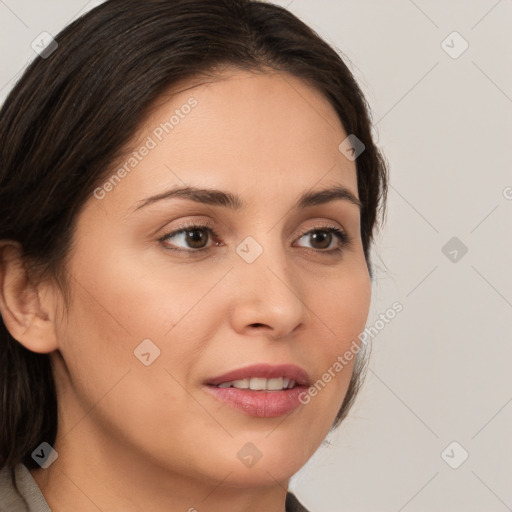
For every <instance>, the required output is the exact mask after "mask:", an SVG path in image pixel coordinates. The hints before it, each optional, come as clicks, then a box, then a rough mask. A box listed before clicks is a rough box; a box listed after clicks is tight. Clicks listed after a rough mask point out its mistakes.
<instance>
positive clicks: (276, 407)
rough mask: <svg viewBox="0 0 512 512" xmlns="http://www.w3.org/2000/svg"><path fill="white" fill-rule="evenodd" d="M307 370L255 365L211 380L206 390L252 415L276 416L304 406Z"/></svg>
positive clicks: (288, 366) (289, 366)
mask: <svg viewBox="0 0 512 512" xmlns="http://www.w3.org/2000/svg"><path fill="white" fill-rule="evenodd" d="M309 382H310V379H309V376H308V374H307V372H306V371H305V370H304V369H302V368H300V367H298V366H296V365H292V364H285V365H277V366H273V365H267V364H258V365H252V366H248V367H245V368H240V369H238V370H233V371H231V372H228V373H225V374H223V375H220V376H218V377H214V378H212V379H208V380H207V381H205V383H204V387H205V390H206V391H207V392H209V393H210V394H212V395H213V396H214V397H215V398H217V399H218V400H220V401H221V402H223V403H225V404H227V405H229V406H231V407H233V408H234V409H237V410H238V411H241V412H243V413H245V414H248V415H250V416H257V417H261V418H273V417H278V416H282V415H284V414H288V413H290V412H292V411H293V410H295V409H296V408H297V407H299V405H301V403H302V402H301V401H300V398H301V394H302V393H303V392H305V391H306V390H307V388H308V387H309Z"/></svg>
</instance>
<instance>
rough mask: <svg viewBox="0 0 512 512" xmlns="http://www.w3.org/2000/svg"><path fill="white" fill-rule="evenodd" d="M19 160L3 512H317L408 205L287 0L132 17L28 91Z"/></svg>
mask: <svg viewBox="0 0 512 512" xmlns="http://www.w3.org/2000/svg"><path fill="white" fill-rule="evenodd" d="M0 163H1V165H0V219H1V220H0V255H1V256H0V262H1V267H0V268H1V271H0V276H1V279H0V283H1V287H0V291H1V293H0V311H1V313H2V319H3V322H2V323H1V325H0V345H1V350H0V375H1V377H0V378H1V386H2V396H3V400H2V411H1V416H0V418H1V419H0V432H1V439H0V443H1V444H0V468H1V469H2V473H1V477H0V478H1V479H0V481H1V482H2V483H1V484H0V485H1V487H0V496H2V498H0V509H2V510H4V509H5V510H12V511H21V510H29V511H38V512H39V511H48V510H52V511H54V512H55V511H56V512H61V511H68V510H81V511H89V510H91V511H92V510H94V511H96V510H105V511H106V510H108V511H121V510H122V511H124V512H130V511H135V510H138V511H140V510H151V511H154V512H159V511H164V510H165V511H167V512H168V511H178V510H188V511H194V510H197V511H201V512H202V511H218V510H223V511H252V512H259V511H276V512H277V511H279V512H282V511H283V510H286V511H288V512H290V511H300V510H306V509H305V508H304V507H303V506H302V505H301V504H300V503H299V501H298V500H297V498H296V497H295V496H294V495H293V494H292V493H290V492H288V482H289V480H290V478H291V476H292V475H293V474H295V473H296V472H297V471H298V470H299V469H300V468H301V467H302V466H303V465H304V464H305V463H306V461H307V460H308V459H309V458H310V457H311V455H312V454H313V453H314V452H315V450H316V449H317V448H318V446H319V445H320V443H321V442H322V440H323V439H324V438H325V436H326V435H327V434H328V432H329V431H330V430H331V429H333V428H335V427H337V426H338V425H339V424H340V422H341V421H342V419H343V418H345V416H346V414H347V411H348V410H349V407H350V405H351V403H352V401H353V399H354V397H355V394H356V392H357V389H358V386H359V384H360V377H361V372H362V370H363V367H364V366H363V359H362V358H361V357H360V356H359V357H357V358H356V357H355V353H356V352H357V351H359V348H360V347H359V346H358V345H357V344H356V345H354V340H357V339H358V335H359V333H361V332H362V331H363V330H364V326H365V322H366V319H367V315H368V310H369V304H370V296H371V276H372V272H371V263H370V249H371V246H372V241H373V237H374V232H375V229H376V226H377V222H378V214H379V210H383V207H384V205H385V197H386V187H387V185H386V184H387V169H386V164H385V160H384V158H383V157H382V155H381V154H380V152H379V150H378V149H377V148H376V146H375V144H374V142H373V140H372V136H371V124H370V118H369V113H368V107H367V104H366V102H365V99H364V97H363V94H362V92H361V91H360V89H359V87H358V85H357V84H356V82H355V80H354V78H353V77H352V75H351V73H350V71H349V70H348V68H347V67H346V65H345V64H344V63H343V61H342V60H341V59H340V57H339V56H338V54H337V53H336V52H335V51H334V50H333V49H331V48H330V47H329V46H328V45H327V44H326V43H325V42H323V41H322V40H321V39H320V38H319V37H318V36H317V35H316V34H315V33H314V32H313V31H312V30H311V29H309V28H308V27H307V26H305V25H304V24H303V23H302V22H301V21H299V20H298V19H297V18H296V17H294V16H293V15H292V14H290V13H289V12H288V11H286V10H284V9H282V8H280V7H277V6H275V5H272V4H269V3H263V2H256V1H249V0H224V1H209V0H176V1H172V2H171V1H157V0H150V1H145V2H142V1H140V0H109V1H107V2H105V3H104V4H102V5H101V6H99V7H97V8H95V9H94V10H92V11H91V12H89V13H88V14H87V15H85V16H84V17H82V18H80V19H78V20H77V21H75V22H74V23H72V24H71V25H70V26H68V27H67V28H66V29H64V30H63V31H62V32H61V33H60V34H59V35H58V36H57V37H56V38H55V42H50V44H48V45H47V48H46V51H43V52H41V55H40V57H38V58H37V59H36V60H35V61H34V62H33V63H32V64H31V65H30V66H29V68H28V69H27V70H26V72H25V74H24V75H23V77H22V78H21V80H20V81H19V83H18V84H17V85H16V87H15V88H14V89H13V91H12V92H11V93H10V95H9V96H8V98H7V100H6V102H5V104H4V106H3V108H2V110H1V112H0ZM354 346H356V347H357V351H355V350H353V352H354V357H353V358H348V359H346V360H345V359H344V361H345V364H343V365H342V364H341V363H339V362H338V358H339V356H340V355H341V354H346V353H347V351H350V350H349V349H350V347H354ZM361 353H362V352H361Z"/></svg>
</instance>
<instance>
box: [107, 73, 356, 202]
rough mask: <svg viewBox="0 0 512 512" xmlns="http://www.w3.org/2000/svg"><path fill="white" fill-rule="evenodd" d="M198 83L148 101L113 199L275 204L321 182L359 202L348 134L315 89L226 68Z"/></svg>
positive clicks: (282, 77)
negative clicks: (196, 196)
mask: <svg viewBox="0 0 512 512" xmlns="http://www.w3.org/2000/svg"><path fill="white" fill-rule="evenodd" d="M197 82H198V83H194V82H192V83H190V84H188V85H187V84H185V85H182V86H181V87H180V88H179V90H178V91H177V92H176V91H169V92H167V93H166V94H164V95H162V96H161V97H160V98H159V99H158V101H157V102H156V103H155V105H154V106H153V108H152V110H151V113H150V115H148V116H147V118H146V119H145V120H144V122H143V123H142V125H141V127H140V129H139V130H138V132H137V134H136V136H135V137H134V139H133V141H132V143H131V144H130V150H129V151H128V152H127V154H126V155H125V157H124V159H121V160H120V161H118V162H117V163H116V166H115V167H113V169H112V172H113V173H116V171H118V170H119V169H121V168H124V170H125V172H122V173H121V174H122V175H123V178H122V180H121V181H120V182H118V183H116V185H115V186H114V187H113V189H114V190H113V191H112V192H111V193H109V198H110V199H113V198H114V196H116V200H117V201H122V202H123V203H124V204H125V206H128V204H133V203H134V202H135V201H137V200H140V199H141V198H142V197H146V196H150V195H154V194H157V193H159V192H162V191H163V189H167V188H169V187H172V186H178V185H193V186H201V187H211V188H222V189H227V190H232V191H233V192H236V193H238V194H239V195H242V196H247V197H248V200H250V199H251V198H253V199H254V200H258V198H267V199H268V200H272V199H277V198H279V197H283V194H284V195H290V196H293V197H296V196H297V195H300V194H301V193H303V192H304V189H306V188H308V189H312V188H315V185H316V184H318V187H320V186H321V185H323V184H326V183H328V184H330V185H332V184H336V183H339V184H342V185H344V186H345V187H347V188H348V189H349V190H351V191H352V193H353V194H354V195H355V196H356V197H357V176H356V166H355V162H353V161H350V160H348V159H347V158H346V157H345V156H344V155H343V154H342V153H341V152H340V150H339V149H338V146H339V144H340V143H341V142H342V141H343V140H344V139H345V138H346V137H347V134H346V133H345V131H344V128H343V126H342V124H341V122H340V120H339V118H338V116H337V114H336V112H335V111H334V109H333V108H332V106H331V105H330V103H329V102H328V101H327V99H326V98H324V96H323V95H322V94H321V93H320V92H319V91H318V90H316V89H315V88H313V87H311V86H310V85H308V84H307V83H306V82H304V81H302V80H300V79H298V78H296V77H294V76H292V75H289V74H287V73H277V72H269V73H254V72H248V71H239V70H231V71H230V72H225V73H224V74H222V75H221V76H219V77H215V78H210V79H207V80H206V79H204V80H198V81H197ZM116 181H118V180H116ZM318 187H317V188H318Z"/></svg>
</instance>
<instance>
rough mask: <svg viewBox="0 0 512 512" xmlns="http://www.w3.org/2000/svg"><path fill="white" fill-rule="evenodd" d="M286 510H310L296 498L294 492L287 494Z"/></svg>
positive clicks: (288, 511)
mask: <svg viewBox="0 0 512 512" xmlns="http://www.w3.org/2000/svg"><path fill="white" fill-rule="evenodd" d="M285 506H286V512H309V510H308V509H307V508H306V507H305V506H304V505H303V504H302V503H301V502H300V501H299V500H298V499H297V498H296V496H295V495H294V494H292V493H291V492H288V493H287V494H286V503H285Z"/></svg>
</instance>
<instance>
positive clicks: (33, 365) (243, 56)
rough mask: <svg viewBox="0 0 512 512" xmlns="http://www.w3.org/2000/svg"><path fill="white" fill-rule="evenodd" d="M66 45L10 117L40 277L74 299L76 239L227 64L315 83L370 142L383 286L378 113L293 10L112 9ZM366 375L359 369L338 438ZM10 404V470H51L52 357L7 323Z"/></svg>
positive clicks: (32, 74) (233, 2) (360, 168)
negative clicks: (39, 453) (90, 213)
mask: <svg viewBox="0 0 512 512" xmlns="http://www.w3.org/2000/svg"><path fill="white" fill-rule="evenodd" d="M55 40H56V42H57V43H58V48H57V49H56V50H55V51H54V52H53V53H51V55H43V56H38V57H37V58H36V59H35V60H34V61H33V62H32V63H31V64H30V66H28V68H27V69H26V71H25V72H24V74H23V76H22V77H21V79H20V80H19V81H18V83H17V84H16V85H15V87H14V88H13V90H12V91H11V92H10V94H9V95H8V97H7V99H6V100H5V103H4V105H3V106H2V109H1V111H0V240H1V239H11V240H15V241H17V242H19V244H20V245H21V247H22V255H23V258H24V261H25V262H26V265H27V272H29V274H30V275H32V276H35V279H41V278H43V277H51V278H54V279H55V280H56V282H58V283H59V285H60V286H61V289H62V290H63V291H65V290H66V279H65V267H66V265H65V263H66V257H67V255H68V254H69V250H70V247H71V243H72V236H73V230H74V227H75V225H76V220H77V217H78V215H79V213H80V209H81V207H82V206H83V204H84V203H85V201H86V200H87V199H88V198H89V197H90V196H91V193H92V191H93V190H94V188H95V187H96V186H97V185H98V184H99V183H101V182H102V181H103V180H104V179H105V178H106V177H108V175H109V169H110V168H111V166H112V165H113V163H114V162H116V161H117V160H118V159H119V158H120V157H122V155H123V151H126V145H127V144H128V143H129V141H130V140H131V137H133V135H134V134H136V133H137V130H138V128H139V126H140V123H141V122H142V121H143V120H144V117H145V116H146V115H147V114H148V113H149V112H150V109H151V108H152V105H154V104H155V102H156V101H157V100H158V99H159V98H160V97H162V96H161V95H162V94H164V93H165V92H166V91H167V90H168V89H169V88H170V87H172V86H173V85H176V84H178V83H179V82H182V81H186V80H187V79H193V78H196V77H201V76H206V75H210V76H215V72H214V70H217V69H219V68H220V67H222V66H234V67H237V68H240V69H244V70H251V71H256V72H265V70H269V69H270V70H275V71H285V72H288V73H291V74H292V75H294V76H296V77H298V78H300V79H303V80H305V81H307V82H308V83H309V84H311V85H312V86H314V87H315V88H316V89H317V90H319V91H320V92H321V93H323V95H324V96H325V97H326V98H327V99H328V101H329V102H330V104H331V105H332V106H333V108H334V109H335V111H336V112H337V114H338V116H339V118H340V120H341V122H342V124H343V127H344V129H345V131H346V133H347V134H354V135H356V137H357V138H358V139H359V140H360V141H362V143H363V144H364V145H365V150H364V152H363V153H362V154H361V155H359V156H358V158H357V160H356V166H357V184H358V194H359V199H360V200H361V202H362V204H363V209H362V212H361V238H362V243H363V249H364V254H365V258H366V262H367V265H368V269H369V273H370V276H371V277H372V278H373V273H372V266H371V262H370V247H371V245H372V242H373V238H374V232H375V229H376V226H377V222H378V217H379V211H380V212H381V213H382V219H383V217H384V209H385V203H386V192H387V164H386V161H385V159H384V157H383V156H382V154H381V153H380V152H379V150H378V148H377V147H376V146H375V144H374V141H373V139H372V134H371V117H370V109H369V107H368V105H367V103H366V100H365V98H364V96H363V93H362V92H361V90H360V88H359V87H358V85H357V83H356V81H355V79H354V77H353V76H352V74H351V72H350V71H349V69H348V67H347V66H346V65H345V63H344V62H343V60H342V59H341V57H340V55H339V54H338V53H337V52H336V51H335V50H334V49H333V48H331V47H330V46H329V45H328V44H327V43H325V42H324V41H323V40H322V39H321V38H320V37H319V36H318V35H317V34H316V33H315V32H314V31H312V30H311V29H310V28H309V27H308V26H306V25H305V24H304V23H303V22H301V21H300V20H299V19H297V18H296V17H295V16H294V15H292V14H291V13H290V12H288V11H287V10H285V9H283V8H281V7H279V6H276V5H273V4H270V3H266V2H260V1H251V0H167V1H166V0H145V1H142V0H108V1H106V2H105V3H104V4H102V5H100V6H98V7H96V8H95V9H93V10H92V11H90V12H89V13H87V14H86V15H85V16H82V17H81V18H79V19H77V20H76V21H74V22H73V23H72V24H70V25H69V26H68V27H66V28H65V29H64V30H63V31H62V32H60V33H59V34H58V35H57V36H56V37H55ZM44 57H46V58H44ZM340 142H341V141H340ZM362 368H363V367H362V366H361V365H358V366H357V367H356V368H355V369H354V373H353V376H352V380H351V382H350V385H349V389H348V392H347V394H346V396H345V399H344V402H343V404H342V407H341V409H340V411H339V413H338V415H337V417H336V420H335V422H334V424H333V428H334V427H336V426H338V425H339V423H340V422H341V420H342V419H343V418H344V417H345V416H346V414H347V411H348V410H349V408H350V406H351V404H352V402H353V400H354V397H355V395H356V392H357V390H358V388H359V386H360V383H361V374H362V371H361V370H362ZM0 393H1V404H0V469H1V468H2V467H4V466H7V467H10V468H13V467H14V466H15V465H16V464H17V463H19V462H22V463H24V464H25V465H26V466H27V467H29V468H35V467H38V466H37V464H36V463H35V462H34V461H33V460H32V458H31V453H32V451H33V450H34V449H35V448H36V447H37V446H38V445H39V444H40V443H41V442H42V441H46V442H48V443H50V444H53V443H54V441H55V437H56V431H57V398H56V390H55V384H54V380H53V375H52V368H51V359H50V356H49V354H39V353H35V352H32V351H30V350H27V349H26V348H24V347H23V346H22V345H21V344H20V343H19V342H18V341H16V340H15V339H14V338H13V337H12V336H11V335H10V333H9V331H8V330H7V329H6V327H5V324H4V322H3V321H2V322H0Z"/></svg>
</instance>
